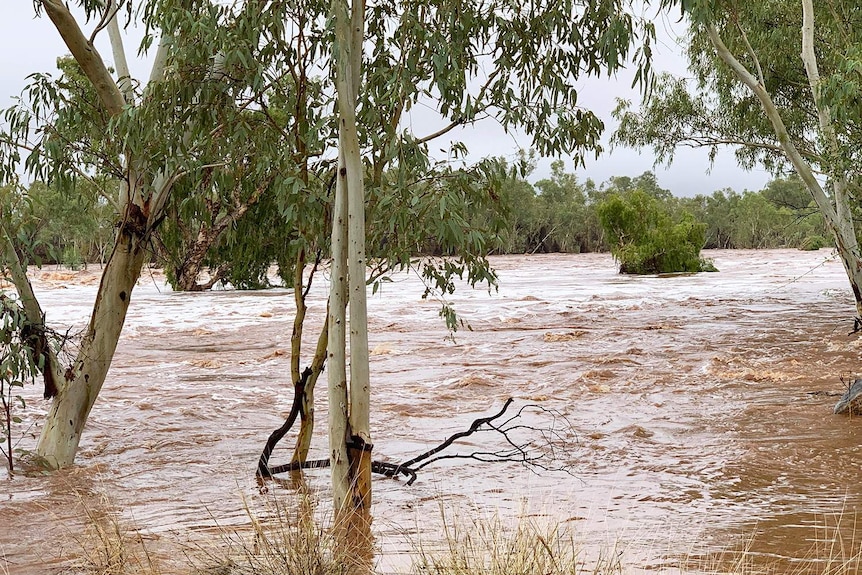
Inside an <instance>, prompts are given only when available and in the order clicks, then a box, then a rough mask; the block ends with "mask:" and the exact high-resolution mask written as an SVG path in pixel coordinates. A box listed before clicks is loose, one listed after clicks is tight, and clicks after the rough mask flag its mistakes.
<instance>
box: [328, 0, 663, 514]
mask: <svg viewBox="0 0 862 575" xmlns="http://www.w3.org/2000/svg"><path fill="white" fill-rule="evenodd" d="M623 8H624V3H622V2H616V1H600V2H575V1H571V0H569V1H563V2H543V1H536V2H529V3H528V4H526V5H520V4H519V5H517V6H514V5H512V4H511V3H508V2H493V1H491V2H485V1H478V2H454V3H453V2H448V1H445V0H444V1H439V2H432V3H430V4H429V3H427V2H414V1H412V0H408V1H406V2H393V3H383V4H380V5H374V6H371V7H369V8H368V11H367V13H366V6H365V4H364V2H363V1H362V0H352V2H351V3H350V5H349V6H348V5H347V3H346V2H345V1H344V0H333V3H332V11H331V16H332V18H333V19H334V21H335V35H334V40H333V55H334V60H335V64H336V66H335V68H336V74H335V77H336V86H337V95H338V118H339V124H338V128H339V146H338V150H339V155H338V158H339V160H338V165H339V170H338V178H337V183H336V200H335V207H334V212H333V232H332V254H333V270H332V277H333V281H332V288H331V293H330V305H329V310H330V311H329V313H330V315H329V332H330V335H329V353H328V355H329V362H330V367H329V369H330V371H329V390H330V463H331V466H332V477H333V489H334V494H335V505H336V512H337V513H341V512H342V511H343V510H344V509H345V507H347V506H349V507H350V515H352V516H357V515H358V516H359V517H360V519H361V520H363V521H366V522H367V514H368V509H369V506H370V482H369V481H368V479H369V477H368V476H369V475H370V464H371V460H370V450H371V441H370V439H371V435H370V428H369V426H368V420H369V414H368V411H369V403H370V399H369V397H370V396H369V393H370V375H369V372H368V351H367V327H366V314H365V299H364V298H365V285H366V276H365V273H366V263H367V262H366V253H365V226H364V210H365V197H364V195H365V192H364V185H365V180H366V175H365V173H364V172H365V170H364V168H363V164H362V157H363V153H364V155H365V157H366V158H367V159H366V164H369V165H370V169H371V175H370V177H369V178H368V180H369V182H370V183H371V184H372V185H374V184H377V182H379V181H380V177H381V175H382V174H383V173H384V170H385V166H386V165H387V164H388V163H390V162H392V163H395V164H396V165H399V164H401V163H403V162H404V160H405V158H404V157H403V156H400V155H399V154H401V153H403V151H404V149H405V148H404V146H398V147H397V148H395V150H392V146H391V145H386V142H385V140H383V141H379V143H378V141H375V139H374V137H373V136H372V138H371V142H372V145H371V146H370V149H369V150H366V151H363V150H362V149H361V148H360V145H359V142H360V139H359V133H360V132H361V131H362V130H363V129H366V130H368V129H370V128H371V127H374V126H376V125H379V122H380V120H381V119H382V121H383V127H384V129H385V130H387V131H395V130H397V129H398V127H399V126H400V120H401V117H402V114H404V113H405V112H406V111H408V110H409V109H410V107H411V106H412V105H414V104H416V103H419V102H422V100H423V99H424V98H425V97H426V96H429V95H430V96H433V100H432V101H433V103H434V107H435V109H436V111H437V112H438V113H439V114H440V116H441V117H442V118H443V119H444V122H443V123H444V125H443V127H442V128H441V129H440V130H439V131H438V132H436V133H434V134H432V135H431V136H429V137H427V138H418V139H417V138H415V137H414V138H407V139H406V143H408V144H410V143H413V144H414V146H415V145H416V144H418V145H420V146H424V145H426V144H427V143H428V142H429V141H430V140H431V139H432V137H437V136H439V135H441V134H444V133H446V132H449V131H451V130H452V129H454V128H455V127H458V126H462V125H471V124H474V123H475V122H476V121H477V120H479V119H481V118H482V117H488V116H491V117H495V118H496V119H497V120H498V121H499V122H500V123H501V124H502V125H503V126H504V127H505V128H507V129H514V128H519V129H522V130H525V131H527V132H528V133H529V134H531V135H532V136H533V145H534V147H536V149H537V150H538V151H539V152H540V153H545V154H551V153H568V152H572V151H575V150H577V151H578V152H579V153H583V152H584V151H585V149H595V148H596V147H597V146H598V136H599V133H600V131H601V127H602V126H601V122H600V121H599V120H598V119H597V118H596V116H595V115H593V114H591V113H590V112H588V111H585V110H583V109H581V108H578V107H577V93H576V91H575V90H574V89H573V88H572V86H571V83H572V82H573V81H574V80H575V79H576V78H577V77H579V76H581V75H583V74H590V73H600V72H602V71H604V70H607V69H610V70H614V69H615V68H617V67H619V66H621V65H622V64H623V63H624V62H625V61H626V59H627V56H628V55H629V50H630V47H631V45H632V43H633V41H634V38H635V35H636V34H635V27H636V22H635V20H634V18H633V17H632V16H631V15H630V14H627V13H626V12H625V11H624V10H623ZM651 33H652V29H651V27H650V26H649V25H647V26H646V28H645V37H644V38H642V39H643V40H644V41H645V44H644V46H645V47H644V48H643V49H641V50H639V51H638V53H637V55H638V56H639V57H640V58H642V60H641V62H645V61H648V56H649V40H650V38H651ZM365 46H368V47H369V48H368V50H367V53H364V52H365V50H364V47H365ZM389 46H394V48H395V49H387V47H389ZM489 59H490V60H491V61H489ZM484 64H487V67H483V65H484ZM363 66H364V67H365V69H366V70H367V71H368V72H366V73H362V68H363ZM644 70H645V68H644V69H641V70H639V75H642V74H644ZM363 80H365V81H364V82H363ZM380 89H382V90H383V93H384V94H387V95H388V99H384V100H382V101H381V103H382V104H383V106H379V107H377V108H372V109H368V108H365V107H362V108H360V109H361V110H362V111H364V114H362V113H359V114H358V113H357V108H358V104H359V102H360V98H359V94H363V93H373V92H374V91H375V90H380ZM387 100H388V102H389V104H390V105H389V106H386V105H385V104H386V102H387ZM369 116H370V118H369ZM384 133H386V132H384ZM420 150H421V148H420ZM393 151H394V152H396V153H393ZM423 151H424V150H423ZM579 157H580V156H579ZM347 300H349V305H350V323H349V326H350V335H351V337H350V378H349V381H348V378H347V376H346V372H345V365H344V364H345V348H344V345H345V341H344V337H345V328H346V326H345V322H346V317H345V314H344V308H345V306H346V305H347ZM348 444H349V445H348ZM351 490H353V491H352V494H351Z"/></svg>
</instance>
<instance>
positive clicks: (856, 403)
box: [832, 379, 862, 415]
mask: <svg viewBox="0 0 862 575" xmlns="http://www.w3.org/2000/svg"><path fill="white" fill-rule="evenodd" d="M832 412H833V413H836V414H841V413H847V414H850V415H862V379H854V380H853V383H852V384H850V387H848V388H847V393H845V394H844V395H842V396H841V399H839V400H838V403H836V404H835V409H833V410H832Z"/></svg>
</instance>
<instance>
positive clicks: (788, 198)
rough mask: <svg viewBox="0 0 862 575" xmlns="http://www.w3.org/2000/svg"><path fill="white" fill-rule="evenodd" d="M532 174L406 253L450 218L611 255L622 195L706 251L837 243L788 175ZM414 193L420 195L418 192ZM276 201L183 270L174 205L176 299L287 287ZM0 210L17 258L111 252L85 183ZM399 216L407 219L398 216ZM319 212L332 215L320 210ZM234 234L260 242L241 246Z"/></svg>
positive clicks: (19, 198) (444, 249)
mask: <svg viewBox="0 0 862 575" xmlns="http://www.w3.org/2000/svg"><path fill="white" fill-rule="evenodd" d="M500 165H501V169H502V168H504V167H505V163H504V162H501V163H500ZM532 169H533V168H532V166H531V165H530V164H529V163H528V165H527V169H526V170H525V171H517V170H513V169H508V170H506V171H504V172H503V173H501V174H497V176H496V180H497V181H496V184H495V185H496V186H497V187H498V189H499V198H498V199H497V201H493V202H486V205H484V206H477V205H475V204H470V203H468V202H459V203H451V199H452V198H451V196H448V199H449V200H450V204H449V207H448V209H446V210H444V211H443V217H442V218H440V217H439V215H440V213H439V210H436V215H437V216H438V218H437V221H436V223H435V222H431V221H430V220H426V221H425V224H426V225H429V224H430V225H433V226H436V227H437V228H438V233H436V234H435V233H433V230H419V233H418V234H417V235H416V236H415V237H414V238H412V242H410V243H407V244H406V245H405V246H404V247H403V248H402V250H403V251H402V253H403V256H404V257H408V258H409V257H414V256H421V255H451V254H454V253H456V251H457V246H456V244H457V242H456V241H454V235H455V234H457V231H456V232H453V231H452V230H451V229H449V230H448V232H449V237H448V238H447V234H446V233H439V232H440V228H443V227H450V228H451V224H450V223H444V222H451V221H453V220H455V221H457V222H458V226H459V227H460V228H463V229H467V228H469V229H471V230H474V232H475V233H476V234H477V237H478V235H479V234H481V236H482V237H481V241H478V242H477V243H478V244H480V245H481V246H483V247H485V248H486V249H487V251H488V253H494V254H525V253H526V254H532V253H582V252H608V251H611V250H612V243H613V242H612V241H611V239H612V238H611V236H610V235H609V232H610V231H611V230H609V229H608V226H607V225H604V224H603V222H602V219H601V217H600V211H601V210H600V208H601V206H602V205H603V204H608V202H609V200H610V199H611V198H613V197H614V196H619V197H622V198H627V197H631V196H632V194H633V193H634V192H635V191H640V192H643V193H644V194H646V195H648V196H649V197H651V198H653V199H654V200H655V201H656V202H657V204H656V208H659V207H660V208H661V209H662V210H664V211H665V212H667V214H668V215H669V217H670V219H671V220H672V221H674V222H679V221H682V220H683V219H685V218H687V217H688V218H691V219H692V220H693V221H694V222H696V223H699V224H703V241H702V242H700V243H701V245H700V247H701V248H704V249H768V248H798V249H819V248H821V247H826V246H829V245H832V243H831V241H830V240H829V239H828V236H829V232H828V229H827V228H826V226H825V224H824V222H823V217H822V215H821V214H820V213H819V212H818V210H817V208H816V206H814V205H813V201H812V200H811V196H810V194H809V193H808V191H807V189H806V188H805V185H804V184H803V183H802V182H801V181H800V179H799V178H798V177H797V176H795V175H792V174H791V175H788V176H784V177H779V178H776V179H773V180H772V181H770V182H769V183H768V184H767V185H766V186H765V187H764V188H763V189H762V190H757V191H748V190H745V191H743V192H741V193H740V192H737V191H734V190H732V189H722V190H716V191H714V192H712V193H711V194H697V195H695V196H693V197H679V196H675V195H673V194H672V193H671V191H670V190H667V189H664V188H662V187H660V186H659V185H658V182H657V179H656V177H655V174H654V173H652V172H645V173H643V174H641V175H639V176H635V177H629V176H615V177H612V178H610V179H609V180H608V181H606V182H603V183H602V184H600V185H596V183H595V182H594V181H593V180H591V179H587V180H586V181H585V182H580V181H578V178H577V177H576V176H575V175H574V174H572V173H567V172H566V171H565V166H564V163H563V162H562V161H556V162H554V163H553V164H552V166H551V174H550V177H548V178H543V179H539V180H537V181H534V182H531V181H530V179H531V178H530V175H531V172H532ZM416 187H417V188H421V184H417V186H416ZM437 200H439V196H438V197H436V198H435V201H437ZM379 201H381V202H383V201H385V202H386V208H387V213H388V214H390V215H391V216H392V217H393V218H395V217H400V218H402V221H404V220H403V218H414V219H415V216H416V214H417V212H418V210H415V209H414V210H409V209H408V206H407V205H406V204H405V203H400V204H397V203H394V202H393V201H392V199H390V198H387V199H384V198H380V199H379ZM276 202H277V199H276V198H274V197H270V195H262V196H261V197H260V198H258V199H257V201H256V205H254V206H251V207H250V209H249V210H248V211H247V212H245V213H244V215H243V216H242V217H234V218H233V219H231V220H230V229H227V226H225V229H223V230H221V235H219V234H215V233H213V234H212V235H213V236H214V237H213V240H212V242H211V243H209V244H207V245H205V246H204V247H205V248H206V249H205V250H203V251H202V252H201V256H202V257H201V258H200V262H201V265H200V266H198V267H194V266H189V267H187V268H181V267H179V266H177V265H175V264H174V262H179V261H183V259H184V258H187V257H188V256H187V254H190V253H195V252H196V250H200V246H199V245H198V242H199V241H200V235H201V230H202V229H203V228H204V223H203V222H200V221H197V220H196V219H195V217H194V216H189V215H187V214H182V213H181V212H180V210H179V207H178V206H172V207H171V208H170V216H169V218H168V220H167V221H166V222H164V223H163V225H162V227H161V229H160V230H159V231H158V232H157V234H156V242H155V247H154V248H153V254H152V258H151V263H152V264H153V265H156V266H160V267H164V268H165V269H166V270H167V271H168V279H169V281H170V283H171V285H172V287H174V289H180V290H182V289H205V288H209V287H212V286H213V285H215V284H216V283H217V282H218V281H220V280H221V281H224V282H229V283H230V284H231V285H233V286H235V287H237V288H239V289H248V288H260V287H266V286H267V285H269V284H270V283H271V282H272V280H273V278H271V277H269V276H268V271H269V268H270V266H271V265H272V264H275V265H276V269H277V271H278V277H277V278H275V280H276V281H281V282H283V283H284V284H285V285H288V286H290V285H291V283H290V282H291V281H292V275H293V271H294V270H293V269H292V266H291V265H290V264H289V263H288V261H287V260H286V258H285V253H286V252H287V251H288V250H287V248H288V247H289V245H290V242H291V237H290V233H291V232H289V231H288V230H289V227H288V226H287V223H288V222H286V221H285V219H284V218H283V217H281V216H280V211H279V210H278V208H277V206H276ZM0 204H2V205H3V206H6V207H5V209H4V213H6V214H9V215H10V216H11V217H13V218H14V219H15V220H16V221H17V223H16V224H15V227H16V228H17V229H18V230H19V237H18V238H16V245H17V246H18V249H19V250H28V251H29V252H30V253H31V254H32V256H33V259H34V260H33V261H38V262H40V263H43V264H61V265H65V266H68V267H70V268H71V269H77V268H80V267H82V266H86V265H88V264H98V263H101V262H104V260H105V257H106V256H107V253H108V251H109V249H110V247H111V246H112V243H113V231H114V219H115V214H114V212H113V210H112V209H111V207H110V205H109V204H108V203H107V202H106V201H104V200H103V199H102V198H101V197H100V196H99V195H98V194H97V193H95V192H94V190H93V189H92V186H90V185H89V184H88V183H87V182H80V183H78V185H77V187H76V193H75V194H68V193H63V192H62V191H60V190H59V189H58V188H57V187H56V186H50V185H46V184H44V183H42V182H34V183H32V184H30V185H29V186H28V187H27V188H26V189H17V190H16V188H13V187H9V186H7V187H5V188H0ZM396 207H397V211H401V212H402V213H400V214H398V213H396ZM318 214H319V215H320V217H321V218H324V217H325V216H324V214H323V212H318ZM395 223H396V225H392V226H391V228H392V229H395V228H396V227H398V228H400V227H401V226H400V225H397V224H398V223H399V222H398V221H397V220H396V221H395ZM389 224H390V222H383V221H379V220H374V219H372V221H371V222H370V223H369V226H386V227H390V225H389ZM406 227H410V228H413V229H416V226H406ZM264 230H265V233H262V232H263V231H264ZM279 230H282V232H281V234H279V233H278V232H279ZM192 231H194V232H195V233H192ZM292 233H294V234H295V233H296V232H295V231H294V232H292ZM369 234H371V235H372V237H374V238H376V240H377V241H378V242H379V243H380V244H382V245H383V246H384V247H389V245H388V244H391V242H392V234H385V233H379V232H377V231H375V230H373V229H370V230H369ZM238 237H241V238H249V239H250V240H253V241H249V242H245V243H240V242H238V240H237V238H238ZM293 239H294V240H295V239H296V238H295V237H294V238H293ZM477 247H478V246H477ZM371 250H372V252H373V253H374V254H375V255H376V256H379V255H380V254H381V253H382V248H381V247H380V246H371ZM178 270H179V271H178ZM184 270H186V271H185V273H186V276H188V274H189V273H191V271H192V270H193V271H194V272H195V277H194V278H191V279H189V278H188V277H185V278H184V277H183V276H182V274H183V273H184ZM205 270H208V271H209V272H210V273H209V274H208V275H207V278H208V279H207V281H206V282H204V281H202V280H201V279H200V277H198V276H199V274H200V273H201V272H203V271H205Z"/></svg>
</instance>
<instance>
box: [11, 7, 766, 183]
mask: <svg viewBox="0 0 862 575" xmlns="http://www.w3.org/2000/svg"><path fill="white" fill-rule="evenodd" d="M4 4H5V6H4V7H3V16H2V18H0V38H2V40H0V42H2V47H3V49H2V50H0V107H2V108H5V107H7V106H9V105H11V104H12V98H13V97H15V96H17V95H19V94H20V93H21V90H22V89H23V88H24V86H25V84H26V82H27V80H26V77H27V76H28V75H29V74H31V73H33V72H51V73H53V72H54V71H55V70H56V66H55V62H56V59H57V57H58V56H62V55H64V54H66V53H67V52H68V50H67V49H66V48H65V46H64V45H63V42H62V40H61V39H60V37H59V35H58V34H57V32H56V31H55V29H54V27H53V26H52V25H51V23H50V21H49V20H48V19H47V17H41V18H36V17H35V15H34V11H33V4H32V2H31V1H29V0H5V1H4ZM82 27H83V28H84V30H85V33H87V34H89V31H90V30H91V29H92V27H93V24H92V23H91V24H90V25H84V26H82ZM672 27H673V23H671V22H668V21H666V20H664V21H660V22H657V29H658V31H659V35H660V41H659V43H658V46H656V51H655V52H656V59H655V67H656V69H657V70H659V71H670V72H673V73H676V74H684V73H685V64H684V61H683V59H682V57H681V55H680V52H681V50H680V48H679V47H678V46H677V45H676V42H675V39H674V37H673V36H674V35H675V32H674V31H673V30H672V29H671V28H672ZM138 40H139V39H131V40H130V41H129V42H128V44H127V46H126V50H127V55H128V58H129V60H130V67H131V69H132V75H133V76H135V77H137V78H138V79H142V78H146V77H147V75H148V73H149V63H148V62H147V61H146V60H143V61H142V60H141V59H140V58H137V57H136V51H137V42H138ZM97 48H98V49H99V51H100V53H101V54H102V55H103V57H104V58H105V59H106V60H108V61H109V60H110V51H109V49H108V46H107V32H103V33H102V34H101V35H100V36H99V38H98V39H97ZM630 83H631V81H630V77H628V76H626V75H621V76H620V77H619V78H617V79H612V80H597V79H589V80H585V81H582V82H580V83H579V85H578V86H577V88H578V92H579V101H580V102H581V103H582V104H583V105H584V106H585V107H587V108H589V109H592V110H594V111H595V112H596V113H597V114H599V116H600V117H601V118H602V119H603V120H604V121H605V124H606V126H607V127H608V128H609V129H612V128H613V120H612V118H611V115H610V112H611V110H612V109H613V107H614V105H615V98H617V97H623V98H627V99H631V100H633V101H635V102H637V100H638V96H637V93H635V92H633V91H632V90H631V89H630V88H629V85H630ZM410 121H412V124H413V126H414V127H415V128H416V129H417V132H418V131H420V126H421V125H422V124H427V122H428V119H427V118H423V117H422V112H421V110H419V109H418V108H417V109H416V110H415V111H414V112H413V114H412V116H411V120H410ZM422 132H424V130H422ZM458 137H460V138H461V139H462V140H463V141H465V143H466V144H467V145H468V147H469V148H470V150H471V152H473V154H474V155H479V156H487V155H494V156H506V157H515V156H516V155H517V152H518V150H519V149H520V148H528V147H529V144H530V141H529V138H527V137H526V136H523V135H517V134H506V133H504V132H503V130H502V129H501V128H500V127H499V126H496V125H494V124H493V122H488V121H486V122H483V123H482V124H480V125H479V126H478V127H473V128H471V129H469V130H465V131H463V132H461V133H460V134H459V136H458ZM550 163H551V159H544V160H542V161H540V163H539V166H538V168H537V170H536V174H535V175H534V177H543V176H546V175H547V174H549V171H550V168H549V166H550ZM571 166H572V164H571V162H570V161H567V167H568V169H571ZM648 170H654V171H655V172H656V175H657V176H658V180H659V184H660V185H661V186H663V187H665V188H668V189H670V190H671V191H672V192H673V193H674V194H676V195H694V194H697V193H710V192H712V191H714V190H717V189H721V188H727V187H729V188H733V189H736V190H737V191H742V190H743V189H751V190H756V189H760V188H762V187H763V185H764V184H765V183H766V182H767V181H768V180H769V179H770V176H769V174H768V173H766V172H765V171H762V170H755V171H751V172H746V171H743V170H742V169H740V168H739V167H738V166H737V165H736V162H735V160H734V158H733V154H732V153H731V152H729V151H726V152H722V153H721V154H719V157H718V158H717V160H716V162H715V164H714V165H713V167H712V170H711V172H709V173H707V171H708V170H709V161H708V158H707V152H706V151H705V150H689V149H681V150H679V152H678V153H677V156H676V160H675V161H674V163H673V165H671V166H670V167H669V168H667V167H664V166H656V167H653V157H652V154H651V153H650V151H649V150H640V151H639V150H631V149H616V150H614V151H612V152H610V151H606V152H605V154H604V155H603V156H602V157H600V158H599V159H598V160H592V159H589V160H588V162H587V167H586V168H585V169H579V170H578V171H577V173H578V176H579V178H580V179H581V180H585V179H586V178H592V179H593V180H595V181H596V182H597V183H601V182H603V181H605V180H607V179H608V178H610V177H611V176H637V175H640V174H641V173H643V172H645V171H648Z"/></svg>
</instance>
